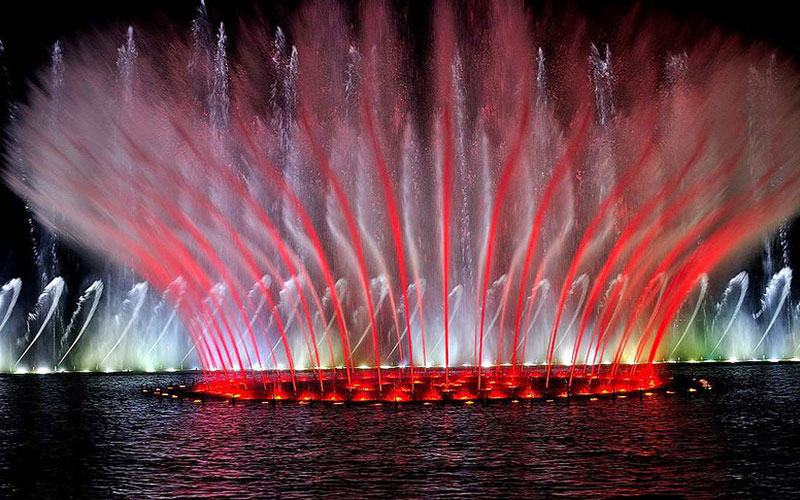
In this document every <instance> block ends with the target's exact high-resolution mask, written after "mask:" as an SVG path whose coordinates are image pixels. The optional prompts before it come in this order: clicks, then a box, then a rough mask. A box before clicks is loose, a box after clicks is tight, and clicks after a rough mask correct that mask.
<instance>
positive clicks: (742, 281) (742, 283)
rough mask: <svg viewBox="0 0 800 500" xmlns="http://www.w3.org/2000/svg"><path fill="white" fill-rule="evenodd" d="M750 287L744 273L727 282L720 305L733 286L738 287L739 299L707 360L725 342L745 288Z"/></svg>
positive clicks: (740, 304) (739, 308) (748, 278)
mask: <svg viewBox="0 0 800 500" xmlns="http://www.w3.org/2000/svg"><path fill="white" fill-rule="evenodd" d="M749 285H750V277H749V276H748V274H747V273H746V272H745V271H742V272H740V273H739V274H737V275H736V276H734V277H733V278H732V279H731V280H730V281H729V282H728V286H727V287H726V288H725V292H724V293H723V294H722V300H721V301H720V303H721V305H724V304H726V303H727V298H728V296H729V295H730V293H731V291H732V289H733V287H734V286H738V287H739V298H738V300H737V301H736V307H735V308H734V309H733V314H731V319H729V320H728V324H727V325H725V329H724V330H723V331H722V335H720V337H719V340H717V343H716V344H715V345H714V348H713V349H712V350H711V352H710V353H709V355H708V357H709V359H711V358H713V356H714V353H716V352H717V349H719V346H720V345H721V344H722V341H723V340H725V337H726V336H727V335H728V332H729V331H730V329H731V326H733V322H734V321H736V317H737V316H738V315H739V311H740V310H741V309H742V303H743V302H744V298H745V296H746V295H747V288H748V287H749Z"/></svg>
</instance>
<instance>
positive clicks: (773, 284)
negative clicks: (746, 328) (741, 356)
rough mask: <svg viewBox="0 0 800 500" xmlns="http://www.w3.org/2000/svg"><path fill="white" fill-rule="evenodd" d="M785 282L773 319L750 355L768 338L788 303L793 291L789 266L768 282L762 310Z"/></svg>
mask: <svg viewBox="0 0 800 500" xmlns="http://www.w3.org/2000/svg"><path fill="white" fill-rule="evenodd" d="M780 282H783V288H781V290H780V298H779V299H778V305H777V306H776V307H775V312H774V313H773V314H772V319H771V320H770V322H769V325H767V328H766V329H765V330H764V334H763V335H761V339H759V341H758V343H757V344H756V346H755V347H754V348H753V350H752V352H751V353H750V356H751V357H752V356H754V355H755V353H756V351H757V350H758V348H759V347H761V344H762V343H763V342H764V339H766V338H767V334H769V332H770V330H772V327H773V326H774V325H775V322H776V321H777V320H778V316H779V315H780V313H781V311H782V310H783V305H784V304H785V303H786V299H787V298H788V297H789V293H790V292H791V291H792V269H791V268H789V267H784V268H783V269H781V270H780V271H778V272H777V273H776V274H775V276H773V277H772V279H770V280H769V284H767V289H766V291H765V292H764V298H763V299H762V310H761V312H762V313H763V311H764V310H765V309H766V307H767V306H768V304H769V303H770V302H772V300H773V298H774V297H775V295H776V294H777V293H778V286H779V283H780Z"/></svg>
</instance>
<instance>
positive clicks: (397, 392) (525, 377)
mask: <svg viewBox="0 0 800 500" xmlns="http://www.w3.org/2000/svg"><path fill="white" fill-rule="evenodd" d="M380 372H381V373H380V382H379V380H378V371H377V370H376V369H374V368H370V369H355V370H352V371H351V376H350V379H349V381H348V377H347V373H346V371H345V370H344V369H323V370H319V371H317V370H313V371H303V372H295V377H294V380H293V379H292V374H291V372H289V371H284V370H271V371H263V372H248V373H247V376H246V377H242V376H241V375H237V376H236V377H233V376H231V377H229V378H224V377H223V376H222V374H221V373H219V374H210V375H209V376H208V377H207V379H206V380H204V381H202V382H199V383H197V384H195V385H194V386H191V387H187V388H183V389H182V390H180V391H178V390H177V389H175V390H173V393H175V392H181V393H185V394H183V395H185V396H188V397H202V398H205V397H212V398H225V399H233V400H237V399H241V400H261V401H326V402H331V403H341V402H351V403H370V402H392V403H402V402H413V401H423V402H424V401H476V400H520V399H551V398H568V397H592V396H613V395H620V394H626V393H636V392H640V393H641V392H643V391H652V390H658V389H662V388H664V387H665V386H666V380H667V377H664V376H662V375H661V373H659V372H660V370H659V369H658V368H657V367H654V366H652V365H638V366H635V365H630V366H622V367H620V368H619V369H618V370H617V371H616V373H615V374H613V375H612V374H610V373H609V372H610V367H606V366H601V367H595V370H594V373H592V370H591V368H589V367H579V368H577V369H576V370H575V373H574V376H573V379H572V383H571V384H570V367H562V366H559V367H553V368H552V370H551V373H550V379H549V382H547V368H546V367H545V366H533V367H529V366H524V367H523V366H517V367H513V366H492V367H488V368H482V369H481V370H480V373H479V370H478V369H477V368H474V367H458V368H450V369H448V370H447V371H445V369H444V368H427V369H426V368H416V369H415V370H414V373H413V375H412V373H411V370H410V369H409V368H400V367H390V368H382V369H381V371H380ZM479 382H480V383H479Z"/></svg>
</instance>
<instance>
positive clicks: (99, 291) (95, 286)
mask: <svg viewBox="0 0 800 500" xmlns="http://www.w3.org/2000/svg"><path fill="white" fill-rule="evenodd" d="M102 295H103V282H102V281H100V280H97V281H95V282H93V283H92V284H91V285H89V287H88V288H87V289H86V291H85V292H83V295H81V296H80V298H79V299H78V305H77V307H76V308H75V312H74V313H72V318H71V319H70V321H69V325H68V326H67V329H66V331H65V333H64V339H67V338H68V335H69V333H70V332H71V331H72V329H73V328H74V326H75V320H77V319H78V314H79V313H80V312H81V309H83V305H84V304H85V303H86V302H88V300H89V298H90V297H92V296H93V297H94V300H92V305H91V306H90V307H89V313H88V314H87V315H86V319H85V320H84V321H83V326H81V329H80V331H78V335H76V336H75V340H73V341H72V344H70V346H69V349H67V352H65V353H64V355H63V356H61V359H60V360H59V361H58V363H57V364H56V368H58V367H59V366H61V363H63V362H64V360H65V359H67V356H69V353H70V352H72V349H73V348H74V347H75V346H76V345H77V344H78V341H79V340H80V339H81V337H82V336H83V332H85V331H86V327H87V326H89V322H90V321H92V318H93V317H94V312H95V311H96V310H97V305H98V304H99V303H100V297H102Z"/></svg>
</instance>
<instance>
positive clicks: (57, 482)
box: [0, 363, 800, 499]
mask: <svg viewBox="0 0 800 500" xmlns="http://www.w3.org/2000/svg"><path fill="white" fill-rule="evenodd" d="M671 369H673V370H674V371H675V372H676V373H678V374H680V375H691V376H697V377H705V378H708V379H709V380H710V381H711V382H712V383H713V384H714V389H713V390H712V391H710V392H708V393H695V394H688V393H685V394H676V395H665V394H657V395H653V396H647V397H644V398H643V399H639V398H628V399H617V400H616V401H612V400H600V401H589V400H583V401H572V402H569V403H567V402H554V403H545V402H536V403H533V404H529V403H520V404H511V403H495V404H490V405H486V406H484V405H481V404H475V405H472V406H467V405H431V406H422V405H416V404H415V405H401V406H399V407H394V406H391V405H388V406H379V407H375V406H345V405H342V406H329V405H322V404H316V405H310V406H300V405H297V404H295V403H286V404H278V405H276V406H274V405H270V404H260V403H247V402H240V403H239V404H236V405H230V404H228V403H227V402H222V401H209V402H206V403H204V404H193V403H190V402H183V401H178V400H161V399H158V398H154V397H149V396H145V395H143V394H142V393H141V391H140V388H141V386H142V385H152V384H157V383H166V382H167V381H170V382H171V381H183V380H188V379H189V378H190V377H191V376H189V375H179V374H164V375H131V374H56V375H25V376H11V375H8V376H0V497H3V498H5V497H8V498H36V499H45V498H58V499H64V498H169V499H175V498H191V497H198V496H214V497H218V498H219V497H223V498H224V497H228V498H265V497H282V498H301V497H315V498H319V497H331V496H333V497H348V496H349V497H354V496H357V497H384V498H385V497H406V498H422V497H430V496H437V495H438V496H448V497H477V498H480V497H486V496H507V495H513V496H518V497H543V496H546V497H552V496H558V497H561V496H563V497H580V498H600V497H609V496H615V495H619V496H637V495H644V494H652V493H656V494H661V495H667V496H675V497H687V498H689V497H691V498H697V497H743V496H747V497H756V498H763V497H783V498H785V497H787V496H794V495H798V494H800V482H798V479H797V474H798V471H800V441H799V440H797V436H800V364H781V365H777V364H769V363H766V364H756V365H706V364H698V365H684V366H675V367H672V368H671Z"/></svg>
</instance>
